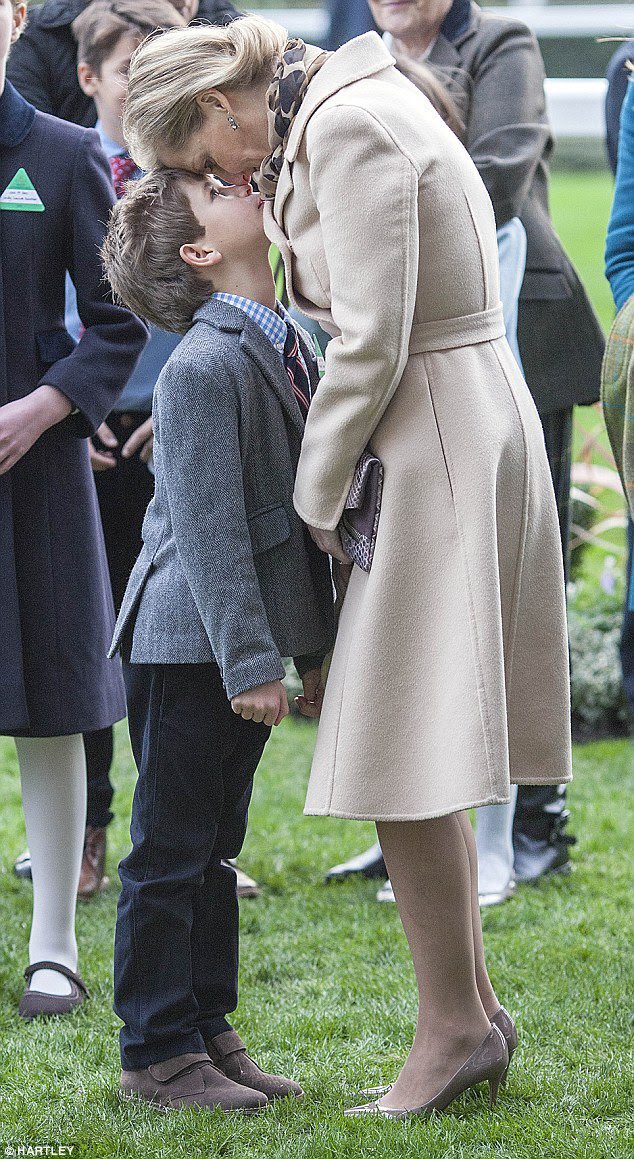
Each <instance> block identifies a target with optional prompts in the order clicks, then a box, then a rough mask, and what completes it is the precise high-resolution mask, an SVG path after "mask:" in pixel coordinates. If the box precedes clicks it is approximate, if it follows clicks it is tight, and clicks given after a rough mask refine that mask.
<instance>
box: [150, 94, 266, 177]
mask: <svg viewBox="0 0 634 1159" xmlns="http://www.w3.org/2000/svg"><path fill="white" fill-rule="evenodd" d="M199 105H200V109H201V112H202V114H203V124H202V125H201V127H200V129H198V130H197V131H196V132H195V133H192V135H191V136H190V138H189V140H188V141H187V142H186V143H185V144H184V145H181V146H179V148H177V149H167V148H166V149H163V150H162V151H161V155H160V162H161V164H163V165H166V166H168V167H169V168H174V169H187V170H189V171H190V172H191V173H215V174H217V176H218V177H221V178H222V180H223V181H227V182H228V183H229V184H230V185H243V184H245V183H247V182H248V181H250V179H251V177H252V175H253V173H255V171H256V170H257V169H259V167H260V165H261V163H262V161H263V160H264V158H265V157H266V155H267V153H268V128H267V119H266V108H265V106H264V103H263V102H262V107H260V104H259V103H258V102H257V101H256V100H251V99H249V97H248V96H246V95H241V96H240V97H238V98H236V99H235V100H234V98H233V95H232V99H231V103H229V101H228V100H227V98H226V97H225V96H224V95H223V94H222V93H220V92H216V91H213V92H209V93H203V94H202V95H201V97H200V98H199ZM229 116H232V117H233V118H234V120H235V122H236V123H237V125H238V128H237V129H232V128H231V124H230V123H229Z"/></svg>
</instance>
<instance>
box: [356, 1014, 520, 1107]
mask: <svg viewBox="0 0 634 1159" xmlns="http://www.w3.org/2000/svg"><path fill="white" fill-rule="evenodd" d="M508 1066H509V1052H508V1047H507V1045H506V1039H505V1037H504V1034H503V1033H502V1031H501V1030H500V1028H499V1027H498V1026H496V1024H495V1023H493V1024H492V1026H491V1029H490V1031H489V1033H488V1034H487V1035H486V1037H485V1038H484V1039H483V1040H482V1042H481V1043H480V1045H479V1046H478V1047H476V1049H475V1050H474V1052H473V1054H472V1055H471V1056H470V1057H469V1058H468V1059H467V1061H466V1062H465V1063H464V1064H463V1065H462V1066H461V1067H460V1070H458V1071H456V1073H455V1075H454V1076H453V1078H452V1079H450V1080H449V1082H448V1083H446V1084H445V1086H444V1087H443V1088H442V1090H441V1091H439V1093H438V1094H437V1095H435V1096H434V1098H433V1099H430V1100H429V1101H428V1102H427V1103H423V1105H422V1106H421V1107H411V1108H406V1107H382V1106H381V1104H380V1103H379V1102H376V1101H375V1102H372V1103H366V1104H365V1105H364V1106H361V1107H351V1108H350V1110H348V1111H344V1114H345V1115H348V1116H358V1115H382V1116H383V1117H384V1118H386V1119H408V1118H410V1117H413V1116H414V1115H420V1116H426V1115H431V1114H433V1112H434V1111H444V1110H446V1108H447V1107H448V1106H449V1104H450V1103H452V1102H453V1100H454V1099H456V1098H457V1097H458V1095H461V1094H462V1093H463V1092H464V1091H467V1090H469V1089H470V1088H471V1087H475V1086H477V1085H478V1084H479V1083H483V1082H488V1084H489V1099H490V1104H491V1106H493V1105H494V1104H495V1103H496V1101H497V1096H498V1090H499V1089H500V1083H501V1082H502V1079H503V1078H504V1077H505V1075H506V1072H507V1070H508Z"/></svg>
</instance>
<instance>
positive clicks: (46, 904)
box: [15, 734, 86, 994]
mask: <svg viewBox="0 0 634 1159" xmlns="http://www.w3.org/2000/svg"><path fill="white" fill-rule="evenodd" d="M15 743H16V748H17V750H18V763H19V765H20V777H21V779H22V806H23V809H24V820H25V823H26V836H27V841H28V846H29V852H30V854H31V869H32V875H33V922H32V925H31V938H30V941H29V962H43V961H49V962H51V961H52V962H60V963H61V964H62V965H63V966H68V968H69V969H70V970H73V971H76V970H77V942H76V940H75V904H76V898H77V885H78V882H79V871H80V868H81V858H82V851H83V845H84V834H85V831H86V758H85V755H84V744H83V740H82V737H81V734H77V735H75V736H57V737H42V738H39V737H19V738H16V742H15ZM30 985H31V989H32V990H40V991H43V992H44V993H46V994H70V984H69V982H68V979H67V978H64V977H63V976H62V975H61V974H57V973H55V971H53V970H38V971H37V972H36V973H35V974H34V975H33V977H32V979H31V983H30Z"/></svg>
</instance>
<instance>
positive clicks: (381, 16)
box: [368, 0, 452, 40]
mask: <svg viewBox="0 0 634 1159" xmlns="http://www.w3.org/2000/svg"><path fill="white" fill-rule="evenodd" d="M368 3H369V5H370V11H371V12H372V16H373V17H374V20H375V21H376V23H377V24H378V26H379V28H380V29H381V31H382V32H389V33H391V35H392V36H394V37H396V39H397V40H401V39H408V38H409V37H416V36H424V35H425V34H426V33H429V32H430V31H431V30H434V35H435V34H436V32H437V31H438V30H439V29H440V25H441V24H442V22H443V20H444V19H445V16H446V15H447V13H448V11H449V9H450V8H451V5H452V0H368Z"/></svg>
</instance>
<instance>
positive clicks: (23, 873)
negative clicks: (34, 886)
mask: <svg viewBox="0 0 634 1159" xmlns="http://www.w3.org/2000/svg"><path fill="white" fill-rule="evenodd" d="M13 872H14V873H15V876H16V877H24V878H26V880H27V881H30V880H31V854H30V853H29V851H28V849H25V850H24V853H21V854H20V856H19V857H16V859H15V864H14V866H13Z"/></svg>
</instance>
